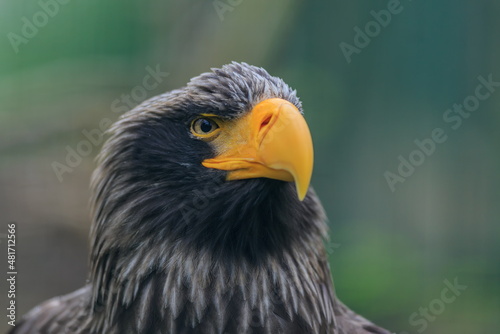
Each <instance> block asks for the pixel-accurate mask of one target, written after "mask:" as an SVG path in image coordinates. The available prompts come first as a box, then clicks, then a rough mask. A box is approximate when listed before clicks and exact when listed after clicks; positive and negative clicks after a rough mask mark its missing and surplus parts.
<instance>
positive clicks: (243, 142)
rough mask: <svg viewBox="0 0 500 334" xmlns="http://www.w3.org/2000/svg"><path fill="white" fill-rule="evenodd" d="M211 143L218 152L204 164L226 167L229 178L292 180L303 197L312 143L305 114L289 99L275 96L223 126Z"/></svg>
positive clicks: (217, 167)
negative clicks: (214, 140)
mask: <svg viewBox="0 0 500 334" xmlns="http://www.w3.org/2000/svg"><path fill="white" fill-rule="evenodd" d="M222 130H223V131H221V135H220V136H219V137H220V138H217V140H216V142H215V143H214V145H215V147H216V151H217V156H216V157H215V158H212V159H206V160H204V161H203V166H205V167H207V168H215V169H221V170H227V171H229V173H228V175H227V179H228V180H241V179H250V178H258V177H266V178H270V179H276V180H282V181H287V182H292V181H295V187H296V189H297V195H298V197H299V199H300V200H301V201H302V200H303V199H304V198H305V196H306V194H307V190H308V188H309V183H310V181H311V175H312V170H313V159H314V158H313V144H312V139H311V133H310V132H309V127H308V126H307V123H306V121H305V120H304V117H303V116H302V114H301V113H300V112H299V110H298V109H297V107H295V106H294V105H293V104H292V103H290V102H288V101H286V100H283V99H278V98H273V99H268V100H264V101H262V102H260V103H259V104H257V105H256V106H255V107H254V108H253V109H252V111H251V112H250V113H249V114H248V115H245V116H244V117H242V118H241V119H239V120H237V121H235V122H234V124H231V125H230V126H228V127H226V128H223V129H222Z"/></svg>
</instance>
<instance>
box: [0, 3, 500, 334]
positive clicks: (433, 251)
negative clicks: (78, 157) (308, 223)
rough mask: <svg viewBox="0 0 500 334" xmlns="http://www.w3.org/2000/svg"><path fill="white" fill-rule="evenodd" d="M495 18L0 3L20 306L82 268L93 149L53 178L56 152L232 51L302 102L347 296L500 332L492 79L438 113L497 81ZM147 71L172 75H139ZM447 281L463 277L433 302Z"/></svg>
mask: <svg viewBox="0 0 500 334" xmlns="http://www.w3.org/2000/svg"><path fill="white" fill-rule="evenodd" d="M388 8H390V9H392V10H393V11H394V13H393V14H391V19H390V22H388V18H387V17H385V22H384V25H385V27H384V26H382V25H381V24H374V23H370V22H372V21H374V20H375V18H374V17H375V16H377V15H378V14H373V13H372V11H374V12H375V13H379V14H380V13H381V12H380V11H381V10H386V12H385V13H387V9H388ZM395 12H397V13H395ZM44 13H45V14H44ZM382 13H384V12H382ZM389 13H390V12H389ZM499 14H500V2H498V1H494V0H490V1H488V0H478V1H466V0H447V1H430V0H413V1H411V0H401V2H400V4H399V5H397V0H390V1H386V0H384V1H373V0H362V1H352V2H348V1H330V2H327V1H305V0H275V1H272V2H271V1H254V0H252V1H250V0H222V1H194V0H188V1H180V0H177V1H160V0H147V1H132V0H121V1H118V0H110V1H97V0H87V1H77V0H72V1H69V0H64V1H63V0H59V2H55V0H42V1H38V0H30V1H20V0H0V31H1V35H2V36H1V38H0V133H1V136H0V138H1V141H0V157H1V159H0V217H1V221H2V224H3V225H2V226H3V227H2V230H1V231H0V233H3V234H2V235H0V237H3V239H0V241H2V247H4V246H5V233H7V232H6V230H7V227H6V225H7V223H9V222H12V221H14V222H17V230H18V232H17V238H18V244H17V245H18V246H17V249H18V259H17V264H18V273H19V274H18V281H17V284H18V286H17V288H18V294H17V305H18V310H17V311H18V316H20V315H21V314H23V313H25V312H26V311H28V310H29V309H30V308H32V307H33V306H34V305H36V304H37V303H39V302H41V301H42V300H44V299H46V298H49V297H52V296H54V295H58V294H63V293H67V292H70V291H72V290H73V289H76V288H78V287H79V286H81V285H82V284H84V283H85V279H86V271H87V267H86V264H87V252H88V242H87V234H88V230H89V224H90V222H89V213H88V212H89V211H88V198H89V190H88V183H89V178H90V173H91V171H92V169H93V168H94V167H95V165H94V162H93V157H94V156H95V155H96V154H97V153H98V151H99V147H100V145H93V146H91V147H90V149H89V150H87V152H86V153H88V154H87V155H86V156H84V157H83V159H82V161H81V162H78V163H75V167H74V168H71V169H72V170H71V172H69V171H67V172H65V173H63V174H62V175H60V176H61V180H60V179H59V178H58V177H57V175H56V173H55V172H54V170H53V166H52V165H53V163H54V162H60V163H62V164H66V156H67V154H68V149H69V150H71V149H74V150H76V149H77V148H78V145H79V144H80V145H81V142H82V141H85V140H86V137H85V135H84V134H83V132H82V131H92V130H93V129H99V126H100V125H99V124H100V123H101V122H103V120H104V122H106V120H107V119H110V120H115V119H116V118H117V117H118V116H119V115H120V113H121V111H122V109H124V106H125V105H127V104H129V105H134V104H136V103H138V102H140V101H141V100H142V98H145V97H151V96H154V95H157V94H159V93H162V92H164V91H167V90H171V89H174V88H177V87H180V86H182V85H184V84H185V83H186V82H187V81H188V80H189V79H190V78H191V77H193V76H195V75H197V74H200V73H202V72H205V71H207V70H209V69H210V68H211V67H219V66H221V65H223V64H225V63H228V62H230V61H232V60H236V61H245V62H248V63H250V64H253V65H257V66H262V67H264V68H266V69H267V70H268V71H269V72H270V73H271V74H272V75H276V76H279V77H282V78H283V79H284V80H285V81H286V82H287V83H288V84H290V85H291V86H292V87H294V88H296V89H297V91H298V95H299V96H300V98H301V99H302V101H303V104H304V109H305V112H306V118H307V121H308V123H309V124H310V128H311V132H312V134H313V138H314V142H315V150H316V152H315V156H316V162H315V171H314V175H313V181H312V184H313V186H314V188H315V189H316V191H317V192H318V194H319V196H320V198H321V200H322V202H323V205H324V206H325V208H326V211H327V214H328V217H329V224H330V227H331V229H330V232H331V238H332V242H331V243H330V244H328V245H327V246H328V248H329V253H330V262H331V266H332V270H333V272H334V280H335V284H336V288H337V292H338V295H339V296H340V298H341V299H342V300H343V301H344V302H345V303H346V304H348V305H349V306H351V307H352V308H353V309H354V310H356V311H357V312H359V313H361V314H363V315H365V316H366V317H368V318H370V319H372V320H373V321H375V322H377V323H379V324H380V325H383V326H384V327H387V328H389V329H391V330H392V331H393V332H395V333H418V332H419V331H422V330H423V328H424V325H423V324H422V320H421V319H425V316H423V315H422V313H421V312H423V311H422V308H429V307H431V308H430V314H431V317H428V320H423V321H424V323H426V328H425V330H423V332H425V333H440V334H448V333H450V334H451V333H467V334H469V333H470V334H472V333H474V334H482V333H484V334H486V333H488V334H492V333H498V328H499V327H500V284H499V283H500V266H499V257H500V245H499V240H500V238H499V237H500V227H499V222H500V221H499V220H500V205H499V202H500V187H499V185H500V175H499V173H498V170H499V168H500V154H499V149H500V131H499V125H500V113H499V105H500V89H499V91H498V92H493V93H491V96H490V97H489V98H487V99H485V100H484V101H480V104H479V107H478V108H477V110H475V111H473V112H471V113H470V115H469V116H467V117H466V118H461V120H462V123H461V126H460V127H459V128H457V129H453V128H452V127H451V125H453V124H455V123H447V122H446V121H445V120H444V119H443V116H444V115H445V113H446V112H447V110H448V109H449V108H451V107H452V106H453V104H455V103H457V104H461V103H462V102H463V101H464V99H466V98H467V97H468V96H471V95H474V93H475V89H476V87H477V85H478V84H479V83H480V81H479V80H478V76H483V77H484V78H486V79H487V78H488V76H489V75H492V78H493V80H494V81H500V65H499V61H498V60H499V59H500V43H499V39H498V36H499V33H500V20H498V17H499ZM374 15H375V16H374ZM380 15H382V14H380ZM380 15H378V16H379V19H381V20H382V19H384V17H382V18H380ZM30 24H33V26H32V27H29V25H30ZM367 24H368V28H369V29H371V30H369V34H371V36H372V37H370V36H368V35H367V37H368V38H369V39H370V41H369V43H367V38H366V37H365V38H364V39H363V36H361V37H360V36H357V37H356V34H358V35H359V33H357V32H356V31H357V30H356V29H357V28H356V27H358V28H359V29H361V30H362V31H364V30H365V28H366V27H367V26H366V25H367ZM377 27H378V30H377ZM30 28H31V29H30ZM356 42H357V45H358V46H360V45H361V46H363V47H358V48H357V51H356V52H354V53H352V54H351V55H350V62H348V61H347V59H346V57H345V55H344V54H343V51H342V49H341V43H346V44H349V45H351V46H354V47H356ZM363 43H365V44H367V45H363ZM346 44H342V45H344V46H345V45H346ZM351 50H352V49H351ZM147 68H149V69H156V68H159V69H160V70H161V71H162V72H168V73H169V75H168V76H166V77H163V78H162V79H161V80H159V84H158V85H157V87H156V88H154V89H144V87H143V79H144V78H145V76H146V75H147V74H148V70H147ZM138 87H139V88H138ZM141 87H142V88H141ZM483 92H487V91H486V90H483ZM124 94H125V95H130V96H131V98H130V100H129V101H128V102H125V100H124V99H126V97H125V95H124ZM469 100H470V99H469ZM117 101H118V102H117ZM469 102H470V101H469ZM117 106H119V107H120V108H117ZM125 109H128V107H127V108H125ZM435 128H442V129H443V130H444V132H445V133H446V136H447V140H446V141H445V142H444V143H441V144H436V148H435V151H434V152H433V153H432V154H430V155H429V156H425V161H423V162H422V163H421V164H420V165H419V166H417V167H416V168H415V170H414V172H413V174H412V175H411V176H409V177H407V178H405V182H404V183H402V182H398V183H396V184H395V186H394V187H395V189H394V190H395V191H391V189H390V187H389V185H388V182H387V180H386V177H385V176H384V173H386V171H390V172H392V173H395V174H396V173H398V166H399V164H400V160H399V159H398V157H399V156H400V155H401V156H403V157H404V158H405V159H409V158H410V155H411V154H412V153H413V152H414V151H415V150H416V149H418V147H417V146H416V144H415V143H414V140H416V139H418V140H424V139H426V138H429V137H430V136H431V132H432V130H433V129H435ZM83 148H84V147H80V149H83ZM417 155H418V154H417ZM417 155H415V154H414V156H413V157H414V158H418V156H417ZM2 254H5V247H4V248H2ZM5 258H6V256H3V259H2V263H3V264H2V265H3V266H4V265H6V259H5ZM455 278H456V279H458V282H459V283H460V284H461V285H466V286H467V289H466V290H465V291H463V292H462V293H461V295H460V296H458V297H457V298H456V299H455V301H453V302H451V303H443V302H439V300H440V299H441V298H442V297H441V293H442V291H443V289H444V288H445V287H446V285H445V283H444V281H445V280H449V281H450V282H453V281H454V280H455ZM0 284H1V291H2V292H0V294H1V295H2V305H1V308H2V309H3V310H5V308H4V306H5V307H6V302H5V300H6V291H7V287H6V284H5V280H1V283H0ZM4 296H5V297H4ZM443 305H444V309H443V307H441V306H443ZM4 312H5V311H4ZM415 313H416V314H417V316H415ZM412 317H413V322H412V321H411V318H412ZM2 318H3V319H4V320H2V321H1V322H0V331H4V330H6V329H7V327H8V326H7V324H6V322H7V321H6V320H5V315H2ZM418 319H420V322H419V323H418V325H416V324H415V321H416V320H417V321H418Z"/></svg>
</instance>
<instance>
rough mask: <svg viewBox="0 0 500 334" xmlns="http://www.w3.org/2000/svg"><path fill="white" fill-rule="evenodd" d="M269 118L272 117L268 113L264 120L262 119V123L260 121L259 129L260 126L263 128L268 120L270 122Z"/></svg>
mask: <svg viewBox="0 0 500 334" xmlns="http://www.w3.org/2000/svg"><path fill="white" fill-rule="evenodd" d="M271 118H273V115H268V116H266V118H265V119H264V121H262V123H260V129H261V130H262V128H264V127H265V126H266V125H268V124H269V122H271Z"/></svg>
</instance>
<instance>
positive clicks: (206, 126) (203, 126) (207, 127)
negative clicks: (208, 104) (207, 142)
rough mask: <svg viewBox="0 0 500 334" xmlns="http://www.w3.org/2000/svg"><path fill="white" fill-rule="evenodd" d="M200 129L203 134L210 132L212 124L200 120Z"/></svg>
mask: <svg viewBox="0 0 500 334" xmlns="http://www.w3.org/2000/svg"><path fill="white" fill-rule="evenodd" d="M200 129H201V131H203V132H210V131H212V123H210V122H209V121H208V120H206V119H202V120H201V124H200Z"/></svg>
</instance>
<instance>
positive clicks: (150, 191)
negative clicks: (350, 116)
mask: <svg viewBox="0 0 500 334" xmlns="http://www.w3.org/2000/svg"><path fill="white" fill-rule="evenodd" d="M108 132H109V137H108V139H107V141H106V142H105V144H104V145H103V148H102V150H101V152H100V154H99V155H98V157H97V167H96V170H95V171H94V174H93V176H92V181H91V189H92V197H91V204H92V226H91V231H90V243H91V245H90V270H89V271H90V272H89V277H88V281H87V284H86V285H85V286H84V287H83V288H81V289H79V290H77V291H75V292H73V293H70V294H68V295H65V296H61V297H56V298H53V299H51V300H48V301H46V302H44V303H43V304H41V305H39V306H37V307H35V308H34V309H33V310H32V311H30V312H29V313H28V314H27V315H25V316H24V317H23V318H22V319H21V320H20V322H19V323H17V325H16V326H15V327H14V329H13V330H12V331H11V333H12V334H35V333H40V334H62V333H71V334H167V333H169V334H181V333H182V334H188V333H200V334H233V333H234V334H246V333H248V334H251V333H255V334H257V333H259V334H260V333H262V334H264V333H265V334H279V333H284V334H369V333H372V334H373V333H375V334H389V333H390V332H389V331H387V330H385V329H383V328H380V327H378V326H376V325H374V324H373V323H372V322H370V321H368V320H366V319H365V318H363V317H361V316H360V315H358V314H356V313H354V312H353V311H351V310H350V309H349V308H348V307H347V306H345V305H344V304H343V303H342V302H341V301H340V300H339V299H338V298H337V297H336V295H335V291H334V286H333V282H332V277H331V272H330V268H329V264H328V261H327V254H326V252H325V244H324V241H325V240H326V239H327V225H326V222H325V221H326V217H325V213H324V210H323V208H322V206H321V203H320V201H319V200H318V197H317V196H316V194H315V192H314V190H313V189H312V188H311V187H310V186H309V183H310V180H311V175H312V170H313V144H312V139H311V134H310V131H309V127H308V126H307V123H306V121H305V119H304V116H303V107H302V104H301V102H300V100H299V98H298V97H297V95H296V91H295V90H293V89H292V88H290V86H288V85H287V84H286V83H285V82H284V81H283V80H282V79H280V78H278V77H274V76H271V75H270V74H269V73H268V72H267V71H266V70H264V69H263V68H260V67H255V66H251V65H248V64H246V63H237V62H232V63H230V64H228V65H225V66H222V67H221V68H214V69H212V70H211V71H210V72H207V73H203V74H201V75H199V76H197V77H195V78H192V79H191V80H190V82H189V83H188V84H187V85H186V86H185V87H183V88H180V89H176V90H173V91H170V92H167V93H164V94H162V95H159V96H156V97H153V98H151V99H149V100H147V101H145V102H143V103H142V104H140V105H139V106H137V107H136V108H134V109H132V110H131V111H129V112H127V113H125V114H124V115H122V116H121V117H120V119H119V120H118V121H117V122H116V123H114V124H113V125H112V126H111V127H110V129H109V130H108Z"/></svg>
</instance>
